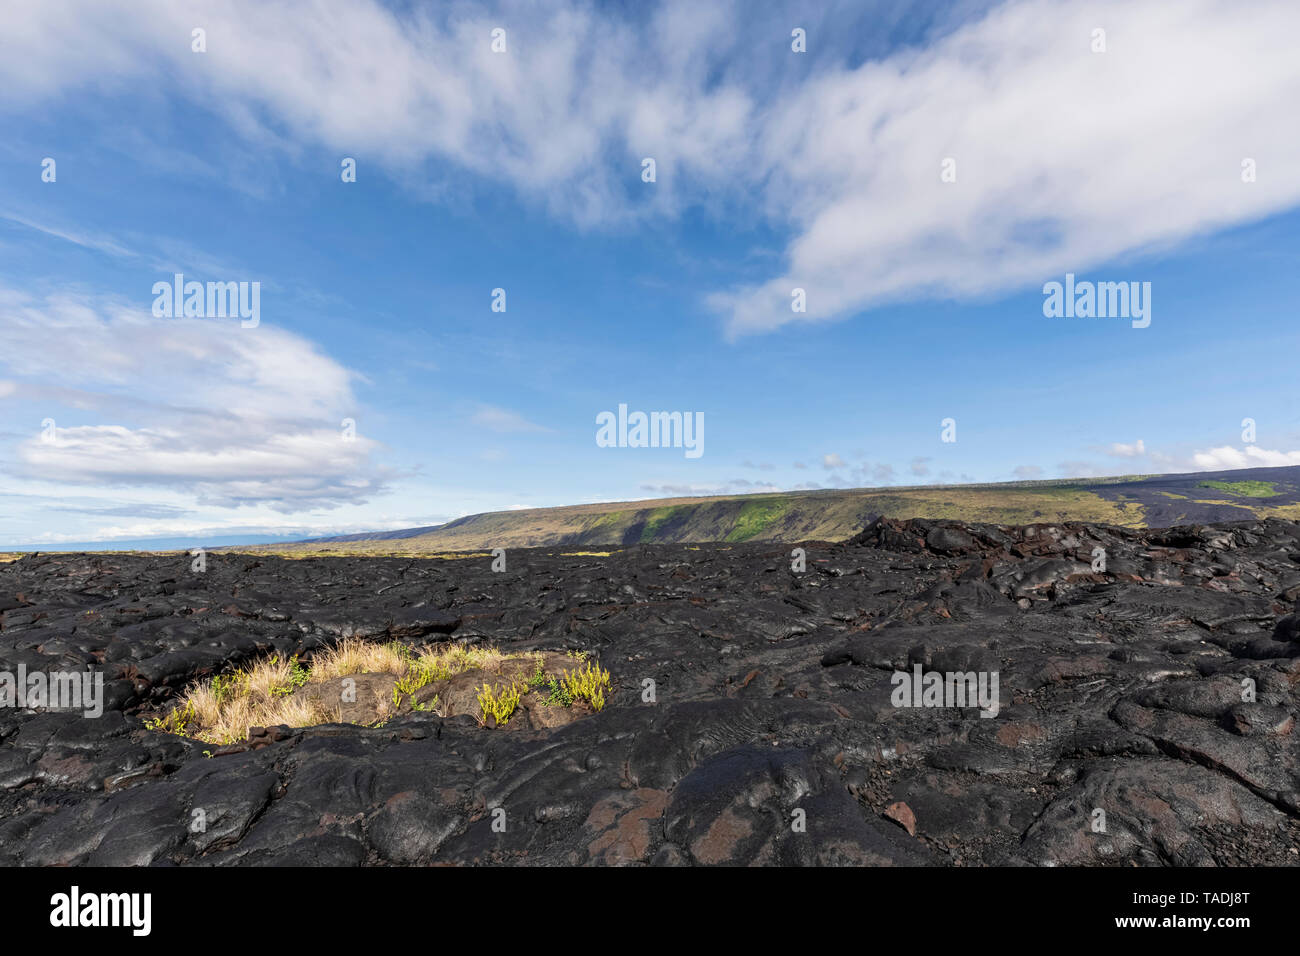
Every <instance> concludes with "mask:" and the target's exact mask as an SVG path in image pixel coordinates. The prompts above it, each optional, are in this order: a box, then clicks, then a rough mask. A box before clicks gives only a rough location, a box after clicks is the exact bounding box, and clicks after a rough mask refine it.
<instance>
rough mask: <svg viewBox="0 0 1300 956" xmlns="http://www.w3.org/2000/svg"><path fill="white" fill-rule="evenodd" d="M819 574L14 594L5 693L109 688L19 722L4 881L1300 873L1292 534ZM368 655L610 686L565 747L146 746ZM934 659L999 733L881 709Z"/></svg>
mask: <svg viewBox="0 0 1300 956" xmlns="http://www.w3.org/2000/svg"><path fill="white" fill-rule="evenodd" d="M804 547H805V548H806V551H807V565H806V570H804V571H802V572H799V571H796V570H792V557H791V550H792V549H791V547H790V546H778V545H773V544H749V545H738V546H727V545H701V546H698V547H692V546H684V545H661V546H643V547H636V548H631V549H628V550H624V551H620V552H617V553H614V554H611V555H609V556H595V555H574V554H565V553H563V552H562V551H561V550H557V549H538V550H511V551H509V552H508V553H507V569H506V570H505V571H502V572H494V571H492V570H491V564H492V560H491V559H490V558H487V557H482V558H479V557H472V558H463V559H457V560H439V559H424V560H420V559H397V558H315V559H306V560H283V559H278V558H267V557H250V556H247V555H239V554H212V555H209V556H208V558H207V569H206V571H205V572H203V573H195V572H193V571H191V566H190V565H191V560H192V559H191V558H190V557H188V556H131V555H116V554H112V555H93V554H92V555H44V554H42V555H29V556H26V557H24V558H22V559H20V560H18V561H15V562H13V563H11V564H7V565H3V566H0V611H3V618H2V619H0V621H2V627H0V671H8V672H11V673H17V672H18V669H19V667H20V665H21V666H23V667H25V669H26V671H27V672H29V673H30V672H33V671H37V670H42V671H50V672H54V671H68V670H78V669H90V670H92V671H102V672H103V674H104V679H105V682H106V683H105V694H106V709H105V712H104V714H103V715H102V716H101V717H98V718H88V717H85V716H83V715H82V714H80V713H71V712H54V711H33V710H24V709H20V708H19V707H16V706H11V707H7V708H0V863H4V864H10V865H14V864H24V865H59V864H109V865H124V864H134V865H148V864H197V865H258V864H300V865H325V866H337V865H355V864H427V863H453V864H488V863H497V864H630V863H648V864H659V865H662V864H766V863H772V864H867V865H876V864H905V865H910V864H937V865H957V866H977V865H986V864H1025V865H1129V864H1137V865H1162V864H1179V865H1185V864H1192V865H1215V864H1218V865H1228V866H1238V865H1255V864H1290V865H1297V864H1300V733H1297V732H1296V731H1295V729H1294V728H1295V722H1296V713H1297V710H1300V614H1298V613H1297V612H1296V602H1297V598H1300V525H1297V524H1296V523H1293V522H1287V521H1282V520H1275V519H1270V520H1266V521H1251V522H1243V523H1238V524H1230V525H1219V526H1205V527H1199V526H1197V527H1178V528H1170V529H1163V530H1159V531H1126V530H1121V529H1115V528H1108V527H1098V526H1092V525H1082V524H1056V525H1030V526H1026V527H1019V528H1010V527H994V526H977V525H954V524H947V523H934V522H925V521H908V522H900V521H877V522H875V523H873V524H872V525H871V526H870V527H868V528H867V529H866V530H865V531H864V532H863V533H862V534H861V535H859V536H858V537H856V538H854V539H852V540H850V541H848V542H844V543H842V544H836V545H828V544H817V543H810V544H807V545H805V546H804ZM1098 548H1100V549H1104V552H1105V570H1104V571H1103V570H1094V564H1095V563H1096V549H1098ZM345 636H360V637H366V638H373V639H375V640H390V639H397V640H401V641H406V642H410V643H411V644H412V645H418V644H423V643H430V642H440V641H461V642H477V643H487V644H495V645H499V646H500V647H502V648H503V649H505V650H528V651H531V650H543V651H566V650H582V651H586V652H588V653H589V654H591V655H592V657H593V658H594V659H596V660H598V661H599V662H600V663H601V664H602V665H603V666H604V667H606V668H608V669H609V671H610V672H611V674H612V676H613V688H612V692H611V693H610V695H609V702H608V703H607V705H606V706H605V708H604V709H603V710H601V711H600V712H599V713H595V714H592V715H591V716H587V717H584V718H583V719H580V720H576V721H574V722H572V723H569V724H567V725H565V726H562V727H552V728H545V727H543V728H537V729H533V728H531V727H527V726H521V727H516V728H511V729H509V730H493V729H486V728H483V727H480V726H479V725H478V724H477V722H476V721H475V719H474V717H473V716H471V715H468V714H462V715H459V716H455V717H449V718H445V719H444V718H440V717H438V716H436V715H435V714H431V713H424V712H417V713H408V714H403V715H401V716H399V717H396V718H394V719H393V720H392V721H391V722H389V723H388V724H386V725H385V726H382V727H378V728H363V727H358V726H353V725H342V724H332V725H324V726H319V727H313V728H305V729H289V728H285V727H271V728H257V729H254V730H253V731H252V733H251V735H250V738H249V740H248V741H247V742H246V743H241V744H238V745H232V746H226V747H216V746H214V745H211V744H205V743H202V742H199V741H193V740H189V739H186V738H183V737H177V736H172V735H168V734H164V733H161V732H158V731H151V730H148V729H146V728H145V726H144V721H143V719H142V718H143V717H146V716H148V715H151V714H157V713H158V712H160V710H161V709H163V708H165V707H166V706H167V704H168V702H169V701H172V700H174V699H175V697H176V695H177V694H178V693H179V692H180V691H181V690H183V689H184V688H185V686H186V685H187V684H189V683H191V682H192V681H194V680H196V679H199V678H201V677H205V676H210V675H212V674H216V673H221V672H223V671H225V670H228V669H230V668H233V667H235V666H237V665H239V664H241V663H246V662H248V661H249V660H250V659H252V658H254V657H256V656H258V655H261V654H266V653H269V652H272V651H276V652H279V653H283V654H292V653H298V654H301V655H304V656H305V657H307V658H308V659H309V658H310V654H311V652H312V651H313V650H314V649H317V648H320V647H322V646H325V645H329V644H331V643H333V642H335V641H337V640H339V639H340V638H342V637H345ZM915 664H921V665H922V667H923V668H924V669H925V670H927V671H930V670H933V671H940V672H948V671H963V672H964V671H974V672H985V673H990V672H994V671H996V672H997V674H998V676H999V686H1000V705H1001V706H1000V709H999V711H998V713H997V714H996V716H993V717H982V716H981V715H980V712H979V710H978V709H976V708H964V709H962V708H912V707H896V706H894V705H893V703H892V702H891V694H892V693H893V690H894V685H893V682H892V680H891V678H892V677H893V675H894V674H895V672H896V671H911V669H912V668H913V666H914V665H915ZM651 682H652V683H651ZM1252 689H1253V694H1252V693H1251V690H1252ZM651 691H653V693H651ZM651 698H652V699H651ZM1098 811H1101V813H1102V814H1103V815H1104V826H1103V827H1102V828H1101V829H1100V830H1098V825H1099V821H1102V819H1103V817H1102V816H1099V815H1098Z"/></svg>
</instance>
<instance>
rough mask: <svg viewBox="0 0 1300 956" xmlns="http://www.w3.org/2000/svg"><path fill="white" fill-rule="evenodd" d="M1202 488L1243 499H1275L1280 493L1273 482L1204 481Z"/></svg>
mask: <svg viewBox="0 0 1300 956" xmlns="http://www.w3.org/2000/svg"><path fill="white" fill-rule="evenodd" d="M1200 487H1201V488H1215V489H1217V490H1219V491H1226V492H1228V493H1229V494H1233V495H1241V496H1242V497H1243V498H1273V497H1275V496H1276V495H1278V494H1279V493H1280V492H1278V491H1277V489H1276V488H1274V487H1273V482H1271V481H1203V482H1201V484H1200Z"/></svg>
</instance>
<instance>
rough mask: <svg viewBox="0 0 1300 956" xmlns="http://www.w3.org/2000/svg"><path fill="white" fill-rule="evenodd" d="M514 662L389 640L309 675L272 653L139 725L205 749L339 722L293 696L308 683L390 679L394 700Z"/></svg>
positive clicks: (329, 656)
mask: <svg viewBox="0 0 1300 956" xmlns="http://www.w3.org/2000/svg"><path fill="white" fill-rule="evenodd" d="M518 656H522V655H518V654H506V653H504V652H502V651H500V650H498V649H497V648H493V647H465V646H463V645H450V646H448V645H442V646H434V647H426V648H423V649H421V650H420V651H419V652H418V653H416V652H413V651H412V650H411V649H410V648H408V647H406V646H404V645H402V644H398V643H396V642H393V643H388V644H376V643H373V642H370V641H364V640H361V639H359V638H350V639H347V640H344V641H342V642H340V643H339V644H337V645H336V646H334V647H332V648H329V649H327V650H323V651H321V652H319V653H317V654H316V655H315V657H314V658H313V659H312V664H311V669H310V670H307V669H306V668H305V667H303V666H302V665H300V664H299V663H298V661H297V660H296V659H285V658H283V657H280V656H278V655H272V656H271V657H267V658H263V659H262V660H259V661H256V662H254V663H252V664H250V665H248V666H247V667H244V668H241V669H240V670H238V671H236V672H234V673H233V674H227V675H222V676H218V677H214V678H212V679H210V680H206V681H202V682H200V683H198V684H195V685H194V686H192V687H190V688H189V689H188V690H187V691H186V692H185V694H184V695H183V696H182V697H181V700H180V702H179V703H178V704H177V705H176V707H174V708H173V709H172V710H171V711H169V712H168V713H167V714H166V715H164V716H163V717H160V718H157V719H155V720H153V721H150V722H148V724H147V726H148V727H149V728H150V729H153V730H162V731H166V732H169V733H176V734H181V735H184V736H187V737H194V738H197V739H199V740H203V741H206V742H208V743H216V744H229V743H237V742H239V741H241V740H244V739H245V738H246V737H247V736H248V728H249V727H270V726H275V725H277V724H286V725H288V726H290V727H308V726H311V725H313V724H322V723H329V722H336V721H340V720H341V719H342V715H341V712H340V708H338V707H334V708H327V707H324V706H322V705H321V704H320V703H319V702H318V701H317V700H315V699H313V698H312V697H311V696H309V695H306V694H295V693H294V691H295V690H297V689H298V688H299V687H302V686H305V685H308V684H321V683H324V682H326V681H329V680H333V679H335V678H339V677H349V676H352V675H356V674H392V675H393V676H394V677H396V678H397V684H396V687H397V691H398V694H399V697H400V696H401V695H406V694H410V693H413V692H414V691H416V690H418V689H419V688H421V687H423V686H425V685H426V684H430V683H432V682H433V681H435V680H446V679H447V678H449V677H454V676H455V675H457V674H460V673H462V672H464V671H467V670H473V669H476V668H490V667H492V666H493V665H495V664H497V663H499V662H500V661H503V660H505V659H507V658H509V657H518ZM395 704H396V701H395V702H394V706H395Z"/></svg>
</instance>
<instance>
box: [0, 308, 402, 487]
mask: <svg viewBox="0 0 1300 956" xmlns="http://www.w3.org/2000/svg"><path fill="white" fill-rule="evenodd" d="M0 339H3V340H4V342H5V349H4V351H3V352H0V370H4V371H5V372H6V373H7V374H8V375H9V376H11V377H12V379H11V381H9V382H8V386H9V397H10V399H11V400H20V401H25V402H28V403H31V404H32V405H34V406H35V407H36V408H38V409H48V417H50V418H52V419H53V420H54V431H53V432H52V433H51V432H48V431H46V432H44V433H37V432H36V431H35V429H33V434H32V435H31V436H30V437H28V438H25V439H23V440H21V441H20V442H19V443H18V445H17V447H16V450H15V455H14V460H13V462H12V463H11V464H10V465H9V469H8V470H9V471H10V472H11V473H12V474H13V475H15V476H17V477H19V478H24V479H29V480H39V481H41V482H43V483H49V484H55V485H57V484H69V485H86V486H102V487H125V486H153V487H169V488H173V489H179V490H182V491H184V492H186V493H188V494H191V495H193V496H194V500H196V501H197V502H198V503H200V504H206V505H219V506H224V507H233V506H237V505H242V504H266V505H268V506H270V507H272V508H274V509H275V510H278V511H297V510H301V509H307V508H314V507H335V506H337V505H338V504H341V503H343V502H357V501H363V500H365V498H366V497H367V496H369V495H373V494H374V493H375V492H377V491H378V490H380V489H381V488H382V487H383V477H384V476H383V473H382V472H381V471H380V470H379V469H378V468H377V467H376V466H374V465H373V464H372V462H371V461H370V459H371V455H372V454H373V453H374V452H375V451H376V450H377V448H378V444H377V443H376V442H375V441H373V440H372V439H370V438H367V437H365V435H364V429H363V428H362V427H358V429H357V432H356V434H355V437H354V438H353V440H345V438H344V431H343V429H342V421H343V419H344V418H347V417H353V416H354V415H355V414H356V407H355V400H354V398H353V396H352V388H351V380H352V375H351V373H349V372H348V371H347V369H345V368H343V367H342V366H341V365H339V364H338V363H336V362H335V361H334V360H333V359H331V358H329V357H328V356H327V355H325V354H323V353H321V352H320V351H319V350H318V349H317V348H316V347H315V346H314V345H312V343H310V342H308V341H306V340H304V339H302V338H300V337H298V336H296V335H294V334H292V333H290V332H286V331H284V330H282V329H278V328H276V327H274V326H272V325H269V324H262V325H260V326H258V327H256V328H249V329H245V328H241V327H240V325H239V322H238V321H237V320H221V319H157V318H154V317H153V316H152V315H150V314H149V313H148V312H144V311H142V310H138V309H132V308H129V307H127V306H125V305H123V304H121V303H119V302H116V301H114V300H111V299H94V298H89V297H85V296H68V295H56V296H51V297H49V298H46V299H44V300H35V299H32V298H29V297H26V296H24V295H21V294H19V293H16V292H12V291H9V290H3V289H0ZM48 381H56V382H59V383H60V384H59V385H58V386H57V387H56V386H49V385H44V384H40V383H41V382H48ZM45 415H46V413H44V412H43V413H42V416H43V417H45ZM50 437H52V438H53V439H54V440H53V441H50V440H46V439H47V438H50Z"/></svg>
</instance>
